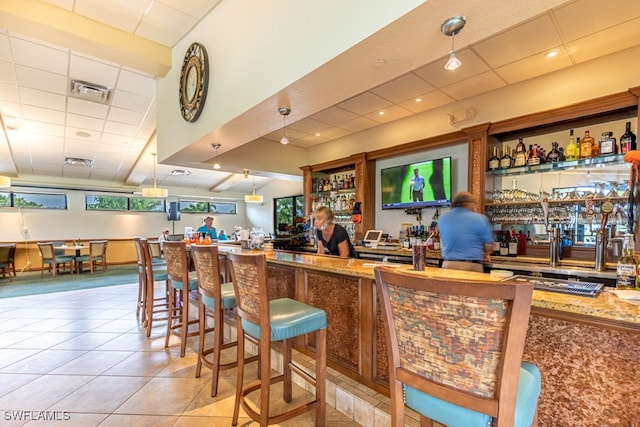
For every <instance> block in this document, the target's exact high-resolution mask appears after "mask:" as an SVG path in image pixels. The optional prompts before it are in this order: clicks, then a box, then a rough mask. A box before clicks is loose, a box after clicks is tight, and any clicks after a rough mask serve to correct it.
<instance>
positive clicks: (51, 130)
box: [22, 120, 64, 141]
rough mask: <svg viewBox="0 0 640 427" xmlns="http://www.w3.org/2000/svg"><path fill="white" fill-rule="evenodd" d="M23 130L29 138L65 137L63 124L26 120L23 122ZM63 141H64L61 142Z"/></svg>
mask: <svg viewBox="0 0 640 427" xmlns="http://www.w3.org/2000/svg"><path fill="white" fill-rule="evenodd" d="M22 130H23V131H24V132H25V134H26V135H27V137H32V136H34V135H35V136H36V137H37V138H41V136H42V135H46V136H49V137H55V138H63V137H64V126H63V125H62V124H55V123H44V122H36V121H33V120H25V121H24V122H23V127H22ZM61 141H62V140H61Z"/></svg>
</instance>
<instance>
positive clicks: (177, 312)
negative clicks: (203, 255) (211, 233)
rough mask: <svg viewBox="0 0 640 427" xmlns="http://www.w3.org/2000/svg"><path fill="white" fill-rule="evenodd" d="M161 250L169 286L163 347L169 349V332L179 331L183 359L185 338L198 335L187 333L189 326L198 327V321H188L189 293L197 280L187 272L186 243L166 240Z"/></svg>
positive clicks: (192, 332)
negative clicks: (165, 334) (167, 313)
mask: <svg viewBox="0 0 640 427" xmlns="http://www.w3.org/2000/svg"><path fill="white" fill-rule="evenodd" d="M163 250H164V258H165V260H166V261H167V276H168V277H169V285H170V289H169V316H168V320H167V337H166V339H165V342H164V346H165V348H166V347H169V338H170V337H171V331H172V330H174V329H178V330H179V331H180V332H179V334H180V357H184V355H185V353H186V350H187V338H188V337H193V336H196V335H198V331H191V332H189V325H193V324H198V325H199V321H198V319H189V293H190V292H191V291H195V290H197V289H198V280H197V277H196V272H195V271H193V272H190V271H189V257H188V255H187V244H186V242H184V241H180V242H177V241H176V242H173V241H169V240H167V241H166V242H164V244H163ZM176 295H177V297H178V299H177V300H176ZM174 320H177V323H175V324H174Z"/></svg>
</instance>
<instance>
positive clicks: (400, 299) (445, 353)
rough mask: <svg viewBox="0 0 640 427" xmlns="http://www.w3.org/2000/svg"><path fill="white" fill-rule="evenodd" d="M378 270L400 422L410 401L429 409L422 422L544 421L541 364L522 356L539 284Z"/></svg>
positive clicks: (394, 414) (394, 419) (468, 425)
mask: <svg viewBox="0 0 640 427" xmlns="http://www.w3.org/2000/svg"><path fill="white" fill-rule="evenodd" d="M375 276H376V286H377V289H378V298H379V301H380V304H381V310H382V318H383V321H384V329H385V332H386V337H387V351H388V352H389V384H390V394H391V423H392V426H394V427H400V426H402V427H404V425H405V424H404V418H405V417H404V413H405V404H406V406H408V407H409V408H411V409H413V410H415V411H417V412H418V413H419V414H420V415H421V417H422V424H421V425H433V422H432V421H437V422H438V423H440V424H444V425H447V426H460V427H473V426H482V427H486V426H490V425H494V426H527V427H529V426H531V425H536V408H537V402H538V396H539V395H540V386H541V379H540V371H539V370H538V368H537V367H536V366H535V365H532V364H529V363H523V362H522V354H523V351H524V342H525V337H526V334H527V326H528V323H529V312H530V309H531V295H532V285H530V284H516V283H508V282H507V283H503V282H483V281H462V280H446V279H435V278H431V277H425V276H418V275H416V274H411V273H407V272H400V271H391V270H390V269H387V268H383V267H377V268H376V269H375ZM403 396H404V401H403ZM429 421H431V422H429Z"/></svg>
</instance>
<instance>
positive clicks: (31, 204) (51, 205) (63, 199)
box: [13, 193, 67, 209]
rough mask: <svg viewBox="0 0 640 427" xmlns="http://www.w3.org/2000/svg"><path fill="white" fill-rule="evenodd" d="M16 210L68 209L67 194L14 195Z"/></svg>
mask: <svg viewBox="0 0 640 427" xmlns="http://www.w3.org/2000/svg"><path fill="white" fill-rule="evenodd" d="M13 206H14V207H16V208H35V209H67V196H66V194H43V193H13Z"/></svg>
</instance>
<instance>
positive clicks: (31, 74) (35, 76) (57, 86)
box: [15, 65, 67, 95]
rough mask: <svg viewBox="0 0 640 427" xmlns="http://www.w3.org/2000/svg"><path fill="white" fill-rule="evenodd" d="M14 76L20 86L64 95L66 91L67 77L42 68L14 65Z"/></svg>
mask: <svg viewBox="0 0 640 427" xmlns="http://www.w3.org/2000/svg"><path fill="white" fill-rule="evenodd" d="M15 68H16V77H17V81H18V84H19V85H21V86H26V87H31V88H34V89H40V90H44V91H47V92H53V93H59V94H62V95H64V94H65V93H66V92H67V78H66V77H65V76H61V75H59V74H54V73H50V72H48V71H44V70H38V69H35V68H29V67H24V66H22V65H16V66H15Z"/></svg>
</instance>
